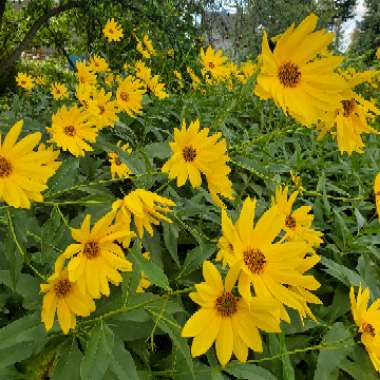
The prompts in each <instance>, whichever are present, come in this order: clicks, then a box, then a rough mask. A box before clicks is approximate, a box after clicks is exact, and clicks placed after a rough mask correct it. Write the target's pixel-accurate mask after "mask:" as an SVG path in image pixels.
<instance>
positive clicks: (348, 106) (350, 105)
mask: <svg viewBox="0 0 380 380" xmlns="http://www.w3.org/2000/svg"><path fill="white" fill-rule="evenodd" d="M342 105H343V116H345V117H348V116H350V115H351V114H352V112H353V111H354V109H355V105H356V101H355V99H350V100H342Z"/></svg>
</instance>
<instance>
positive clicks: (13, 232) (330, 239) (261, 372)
mask: <svg viewBox="0 0 380 380" xmlns="http://www.w3.org/2000/svg"><path fill="white" fill-rule="evenodd" d="M169 3H170V2H168V4H169ZM172 4H173V6H174V5H175V3H174V2H173V3H172ZM100 15H102V13H101V12H100ZM130 17H132V16H130ZM106 18H107V17H106V16H104V19H106ZM102 20H103V18H102ZM123 26H124V27H125V25H124V24H123ZM142 29H143V28H142ZM126 30H128V29H125V30H124V32H125V34H126V35H128V36H127V38H126V42H125V43H126V44H129V43H132V39H131V38H130V37H129V33H127V32H126ZM143 30H144V32H147V33H148V32H149V30H145V29H143ZM153 40H154V42H156V40H155V39H153ZM187 43H188V44H189V45H188V46H190V45H191V41H187V42H186V44H187ZM186 44H185V43H184V44H183V45H180V49H181V51H180V52H179V56H178V58H175V59H174V60H173V62H172V61H170V60H169V59H167V57H166V55H165V52H166V48H167V45H166V44H165V43H164V42H162V46H160V45H159V44H158V43H157V44H156V43H155V47H156V48H157V51H158V53H157V56H156V57H154V58H153V59H152V61H150V67H151V68H152V71H153V72H160V73H161V79H162V80H164V81H165V82H166V83H167V84H168V86H167V87H168V88H169V89H170V91H169V95H170V96H169V97H168V98H164V99H158V98H156V97H153V96H151V94H149V95H146V96H145V97H144V102H143V113H142V114H141V115H138V116H137V117H135V118H133V117H130V116H128V115H127V114H126V113H120V114H119V118H120V120H119V121H117V122H116V123H115V126H114V128H105V129H103V130H102V131H101V132H100V133H99V136H98V138H97V140H96V142H95V143H94V144H93V148H94V150H93V151H92V152H90V153H88V154H87V155H86V156H84V157H74V156H72V155H71V154H70V153H68V152H61V154H60V160H61V161H62V165H61V166H60V168H59V170H58V171H57V173H56V174H55V175H54V176H53V177H52V178H51V179H50V181H49V182H48V190H46V191H45V192H44V200H43V201H42V202H36V203H33V205H32V208H31V209H30V210H22V209H15V208H13V207H10V206H8V205H5V204H2V205H1V206H0V236H1V237H2V238H1V240H0V270H1V275H0V283H1V284H0V286H1V293H0V326H1V329H0V378H4V379H32V380H37V379H38V380H41V379H47V378H48V379H52V380H61V379H62V380H63V379H74V380H76V379H78V380H79V379H81V380H90V379H91V380H92V379H99V380H100V379H105V380H116V379H120V380H121V379H123V380H124V379H132V380H137V379H157V378H171V379H181V380H182V379H200V380H202V379H209V378H212V379H247V380H250V379H255V380H256V379H260V380H274V379H287V380H292V379H300V380H302V379H305V380H306V379H315V380H320V379H336V380H341V379H356V380H367V379H370V380H371V379H376V378H378V376H377V374H376V372H375V370H374V368H373V366H372V364H371V362H370V360H369V358H368V355H367V353H366V352H365V350H364V348H363V346H362V345H361V344H360V342H359V340H358V336H357V334H356V331H357V329H356V326H355V325H354V323H353V320H352V316H351V311H350V305H349V297H348V293H349V288H350V287H351V286H358V285H359V284H361V285H362V286H363V287H368V288H369V289H370V291H371V294H372V296H373V298H377V297H379V296H380V287H379V276H380V273H379V270H378V266H379V263H380V255H379V253H378V248H379V245H380V239H379V234H380V225H379V221H378V218H377V215H376V210H375V205H374V195H373V179H374V177H375V175H376V174H377V173H378V172H379V171H380V166H379V162H380V156H379V149H378V146H379V142H378V136H376V135H370V136H365V137H364V140H365V144H366V148H365V153H363V154H358V153H353V154H352V155H351V156H348V155H340V154H339V152H338V149H337V146H336V143H335V141H333V140H332V139H331V137H330V136H326V137H324V138H323V139H322V140H321V141H317V139H316V137H317V133H316V132H315V131H314V130H313V129H309V128H306V127H303V126H301V125H300V124H298V123H296V122H295V121H294V120H293V119H291V118H290V117H288V116H286V115H284V114H283V112H282V111H281V110H280V109H279V108H277V107H276V106H275V105H274V104H273V102H271V101H263V100H260V99H259V98H258V97H257V96H255V95H254V93H253V87H254V85H255V80H256V78H255V75H253V76H251V77H250V79H249V80H247V81H246V82H245V83H240V82H238V81H235V82H234V83H233V85H228V83H227V84H226V83H217V84H212V85H210V84H208V83H204V82H202V84H201V85H199V87H198V88H196V89H194V88H193V85H194V83H192V82H191V80H190V76H189V75H188V74H187V73H186V66H187V64H188V61H186V59H185V57H186V54H187V53H186V52H187V51H186V49H185V48H184V46H186ZM102 45H104V46H102ZM92 46H93V47H94V50H95V52H98V53H102V55H104V56H106V57H107V59H109V62H110V64H111V65H112V68H113V69H114V71H115V74H119V75H124V74H125V73H124V72H123V71H118V70H121V66H122V64H124V63H125V62H124V58H125V60H128V63H129V64H130V66H131V65H132V63H133V61H134V59H135V57H137V56H138V54H137V53H136V52H133V54H130V55H129V56H128V59H127V57H122V58H120V59H118V57H119V55H120V52H121V51H122V50H121V48H120V47H119V46H116V47H115V46H111V47H109V48H107V47H106V45H105V42H104V41H100V40H99V41H94V43H93V45H92ZM119 49H120V50H119ZM191 49H193V47H191ZM107 53H108V54H109V55H107ZM177 59H178V61H177ZM177 62H180V63H181V65H180V67H177V66H178V63H177ZM189 62H191V61H190V59H189ZM353 63H354V64H355V62H353ZM191 64H192V67H193V69H194V70H195V71H196V73H197V74H198V75H200V67H199V66H197V62H191ZM173 68H179V69H180V70H181V72H182V74H183V82H184V83H183V85H182V86H181V85H180V82H179V81H178V80H177V79H175V78H174V76H173V74H172V69H173ZM358 68H360V69H361V67H358ZM159 69H161V71H158V70H159ZM46 73H47V76H49V75H50V71H49V70H47V72H46ZM33 74H34V75H36V74H37V72H33ZM54 75H55V74H54ZM59 79H60V80H62V81H65V83H66V85H67V86H68V88H69V89H70V95H71V97H70V99H66V100H62V101H55V100H54V99H53V98H52V96H51V94H50V92H49V85H50V83H51V82H53V81H56V80H57V77H56V76H53V77H50V78H47V81H48V82H47V84H46V85H45V86H38V87H36V88H35V89H34V90H33V91H32V92H24V91H23V90H19V92H18V94H15V95H14V96H12V97H9V101H8V102H9V109H7V110H6V111H4V112H2V113H1V114H0V131H1V133H2V134H3V135H4V134H5V133H6V132H8V130H9V127H10V126H11V125H12V124H13V123H15V122H16V121H17V120H20V119H24V122H25V127H24V133H25V134H29V133H32V132H36V131H39V132H41V133H42V134H43V141H44V142H46V141H48V140H49V138H50V137H51V136H49V134H48V133H47V131H46V127H49V126H51V117H52V114H53V113H55V112H57V110H58V109H59V108H60V107H62V105H70V104H72V103H73V102H76V99H75V96H74V92H75V85H76V78H75V77H74V74H73V73H68V72H66V71H63V70H62V76H61V77H60V78H59ZM102 80H103V78H102ZM102 83H103V82H102ZM116 85H117V84H116ZM361 90H362V93H363V94H365V95H366V97H368V98H370V97H373V98H375V97H377V98H376V99H375V101H376V102H377V104H379V98H378V93H376V90H375V91H374V90H373V89H372V88H371V87H369V86H366V85H363V88H362V89H361ZM198 118H199V119H200V123H201V125H202V127H204V128H209V130H210V134H214V133H217V132H221V133H222V135H223V137H224V138H225V139H226V141H227V143H228V155H229V158H230V160H229V163H228V164H229V166H230V167H231V169H232V170H231V173H230V179H231V181H232V183H233V187H234V191H235V198H234V200H231V201H227V202H226V205H227V208H228V210H230V211H231V215H232V216H233V217H235V216H238V214H239V210H240V208H241V206H242V204H243V201H244V199H245V198H246V197H247V196H251V197H255V198H257V203H258V205H257V209H258V214H259V215H260V214H262V213H263V211H264V210H265V209H266V208H268V207H269V206H270V205H271V203H272V197H273V196H274V194H275V190H276V188H277V187H278V186H279V185H281V184H287V185H288V186H289V188H290V189H291V190H292V191H293V190H299V191H300V195H299V198H298V200H297V206H298V205H305V204H306V205H309V206H312V209H313V214H314V215H315V220H314V223H313V227H314V228H315V229H317V230H319V231H321V232H323V234H324V244H323V245H322V246H321V247H320V248H319V249H318V254H319V255H321V261H320V263H319V264H318V265H317V266H316V267H315V268H314V269H313V270H312V272H311V273H312V274H313V275H314V276H315V277H316V278H317V280H318V281H319V282H320V283H321V284H322V286H321V288H320V289H319V290H318V291H316V294H317V295H318V297H320V298H321V300H322V301H323V305H313V306H312V311H313V313H314V314H315V316H316V320H317V322H315V321H313V320H311V319H305V321H304V322H303V323H302V322H301V321H300V319H299V317H298V315H296V313H291V320H292V322H291V323H289V324H287V323H282V325H281V328H282V333H281V334H266V335H265V341H264V351H263V352H262V353H255V354H254V355H251V356H250V357H249V360H248V361H247V363H244V364H242V363H239V362H238V361H235V360H234V361H232V362H230V363H229V364H228V365H227V366H225V367H221V366H220V365H219V363H218V362H217V359H216V356H215V353H214V351H213V349H211V350H210V351H209V352H208V353H207V355H204V356H202V357H200V358H196V359H193V358H192V357H191V353H190V348H189V344H188V342H187V341H186V340H185V339H184V338H183V337H182V336H181V329H182V327H183V325H184V323H185V321H186V320H187V319H188V317H189V315H190V314H192V313H193V312H194V311H195V310H196V307H195V305H194V304H193V303H192V302H191V300H190V299H189V297H188V293H189V292H190V291H192V290H193V289H194V284H196V283H199V282H200V281H202V274H201V266H202V263H203V262H204V261H205V260H208V259H210V260H214V257H215V253H216V251H217V249H218V247H217V241H218V239H219V237H220V236H221V234H222V232H221V225H220V218H221V209H220V208H219V207H217V206H216V205H215V204H214V203H213V201H212V198H211V197H210V194H209V193H208V191H207V189H206V188H205V187H200V188H197V189H194V188H192V187H191V186H190V185H189V184H187V185H186V186H184V187H180V188H179V187H177V186H176V183H175V181H170V180H168V177H167V176H166V175H165V174H163V173H162V171H161V168H162V166H163V163H164V162H165V161H167V159H168V158H169V157H170V155H171V152H170V149H169V145H168V142H171V141H172V140H173V131H174V129H175V128H179V127H180V125H181V122H182V121H183V120H186V121H187V122H190V121H193V120H196V119H198ZM375 125H377V126H378V119H377V121H376V122H375ZM120 139H121V140H122V141H123V142H124V143H128V144H129V146H130V147H131V148H132V153H128V152H125V151H123V150H122V149H121V148H120V145H117V142H118V140H120ZM109 152H116V153H118V154H119V157H120V159H121V161H122V162H123V163H125V164H127V165H128V166H129V168H130V169H131V170H132V172H133V175H131V176H129V177H128V178H112V176H111V172H110V165H109V162H108V155H107V153H109ZM296 176H299V177H300V178H298V180H297V178H296ZM300 181H301V182H300ZM136 188H142V189H145V190H150V191H154V192H156V193H158V194H160V195H162V196H165V197H167V198H170V199H172V200H174V201H175V203H176V207H175V208H174V212H173V213H172V214H170V215H169V217H170V219H171V220H172V223H171V224H169V223H162V224H161V225H159V226H156V227H155V229H154V235H153V236H149V235H148V234H145V235H144V237H143V238H141V239H136V241H135V242H134V243H133V244H132V245H131V246H129V247H128V248H126V249H125V251H126V252H128V254H127V258H128V259H129V260H130V261H131V262H132V263H133V266H134V268H135V270H133V271H132V272H124V273H123V274H122V276H123V281H122V283H121V285H120V286H118V287H117V286H112V287H111V294H110V296H109V297H103V298H101V299H100V300H97V301H96V311H95V312H94V313H93V314H91V315H90V316H89V317H86V318H80V319H79V318H78V321H77V326H76V328H75V329H74V330H73V331H71V332H70V334H68V335H63V334H62V333H61V332H60V330H59V327H58V325H57V324H56V325H55V326H54V328H53V330H52V331H51V332H49V333H47V332H46V331H45V329H44V328H43V326H42V324H41V321H40V314H41V307H42V299H41V297H42V296H41V294H40V289H39V286H40V285H41V284H42V283H45V282H46V280H47V277H48V276H49V275H50V274H51V273H52V271H53V270H54V263H55V261H56V259H57V257H58V256H59V255H60V254H62V252H64V251H65V249H66V248H67V247H68V246H69V245H70V244H72V243H73V239H72V237H71V234H70V228H71V227H75V228H78V227H79V226H80V225H81V223H82V221H83V218H84V215H85V214H87V213H90V214H91V215H92V216H93V218H94V219H95V220H98V219H99V218H100V217H101V216H102V215H104V214H105V213H106V212H108V211H110V209H111V205H112V203H113V202H114V201H115V200H116V199H117V198H121V197H123V196H124V195H126V194H128V193H130V192H131V191H132V190H134V189H136ZM146 251H148V252H150V254H151V259H150V260H146V259H145V258H144V256H143V255H142V253H143V252H146ZM218 269H219V270H220V271H221V272H222V273H225V272H226V270H225V268H223V266H222V265H220V264H218ZM141 272H144V274H145V275H146V276H147V277H148V279H149V281H150V282H151V286H150V287H149V288H148V289H147V290H146V291H145V292H143V293H138V292H136V289H137V288H138V285H139V281H140V274H141Z"/></svg>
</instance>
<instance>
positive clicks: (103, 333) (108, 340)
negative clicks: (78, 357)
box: [80, 322, 114, 380]
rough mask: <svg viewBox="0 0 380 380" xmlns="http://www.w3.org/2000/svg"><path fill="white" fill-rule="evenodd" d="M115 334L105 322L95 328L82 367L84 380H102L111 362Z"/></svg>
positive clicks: (81, 373)
mask: <svg viewBox="0 0 380 380" xmlns="http://www.w3.org/2000/svg"><path fill="white" fill-rule="evenodd" d="M113 346H114V334H113V332H112V331H111V329H110V328H109V327H108V326H106V325H105V324H104V323H103V322H101V323H100V324H99V325H97V326H96V327H94V328H93V329H92V331H91V333H90V339H89V340H88V342H87V347H86V351H85V355H84V357H83V359H82V361H81V365H80V375H81V379H82V380H102V379H103V376H104V374H105V373H106V371H107V369H108V367H109V365H110V363H111V360H112V349H113Z"/></svg>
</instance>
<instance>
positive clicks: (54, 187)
mask: <svg viewBox="0 0 380 380" xmlns="http://www.w3.org/2000/svg"><path fill="white" fill-rule="evenodd" d="M78 169H79V159H78V158H74V157H70V158H66V159H65V160H64V161H63V162H62V165H61V166H60V167H59V169H58V170H57V172H56V173H55V174H54V176H53V177H51V178H50V180H49V182H48V187H49V189H48V190H47V191H46V193H45V196H49V195H50V194H54V193H59V192H60V191H62V190H65V189H67V188H69V187H72V186H73V185H74V184H75V182H76V180H77V175H78Z"/></svg>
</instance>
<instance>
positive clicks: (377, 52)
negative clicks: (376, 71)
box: [376, 47, 380, 59]
mask: <svg viewBox="0 0 380 380" xmlns="http://www.w3.org/2000/svg"><path fill="white" fill-rule="evenodd" d="M376 58H377V59H380V47H378V48H377V50H376Z"/></svg>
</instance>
